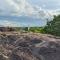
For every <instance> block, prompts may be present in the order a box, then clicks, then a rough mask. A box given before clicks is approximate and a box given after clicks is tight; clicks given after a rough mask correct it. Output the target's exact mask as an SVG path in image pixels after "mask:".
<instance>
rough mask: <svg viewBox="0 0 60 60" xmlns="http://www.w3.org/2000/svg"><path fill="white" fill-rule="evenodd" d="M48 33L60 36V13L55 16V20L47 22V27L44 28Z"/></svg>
mask: <svg viewBox="0 0 60 60" xmlns="http://www.w3.org/2000/svg"><path fill="white" fill-rule="evenodd" d="M44 31H45V32H46V33H50V34H53V35H57V36H60V15H58V16H54V18H53V20H52V21H50V22H47V25H46V27H45V28H44Z"/></svg>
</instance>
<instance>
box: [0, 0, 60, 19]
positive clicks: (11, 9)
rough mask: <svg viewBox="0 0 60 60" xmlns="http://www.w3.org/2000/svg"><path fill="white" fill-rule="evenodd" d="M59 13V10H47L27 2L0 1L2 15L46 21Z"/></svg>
mask: <svg viewBox="0 0 60 60" xmlns="http://www.w3.org/2000/svg"><path fill="white" fill-rule="evenodd" d="M43 7H45V5H43ZM59 13H60V11H59V10H45V9H42V8H41V7H39V6H33V5H31V4H30V3H29V2H27V0H0V15H16V16H21V15H26V16H32V17H35V18H42V19H45V18H49V17H51V16H52V15H56V14H59Z"/></svg>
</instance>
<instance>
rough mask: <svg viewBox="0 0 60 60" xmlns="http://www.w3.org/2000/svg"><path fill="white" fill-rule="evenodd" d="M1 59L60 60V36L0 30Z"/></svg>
mask: <svg viewBox="0 0 60 60" xmlns="http://www.w3.org/2000/svg"><path fill="white" fill-rule="evenodd" d="M0 60H60V37H56V36H52V35H47V34H39V33H37V34H36V33H19V32H0Z"/></svg>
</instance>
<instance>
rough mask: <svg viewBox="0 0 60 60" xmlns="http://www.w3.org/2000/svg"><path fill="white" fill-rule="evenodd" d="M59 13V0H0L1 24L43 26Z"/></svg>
mask: <svg viewBox="0 0 60 60" xmlns="http://www.w3.org/2000/svg"><path fill="white" fill-rule="evenodd" d="M57 14H60V0H0V25H1V26H12V27H14V26H17V27H19V26H23V27H25V26H44V25H46V19H47V18H48V19H52V16H53V15H57Z"/></svg>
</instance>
